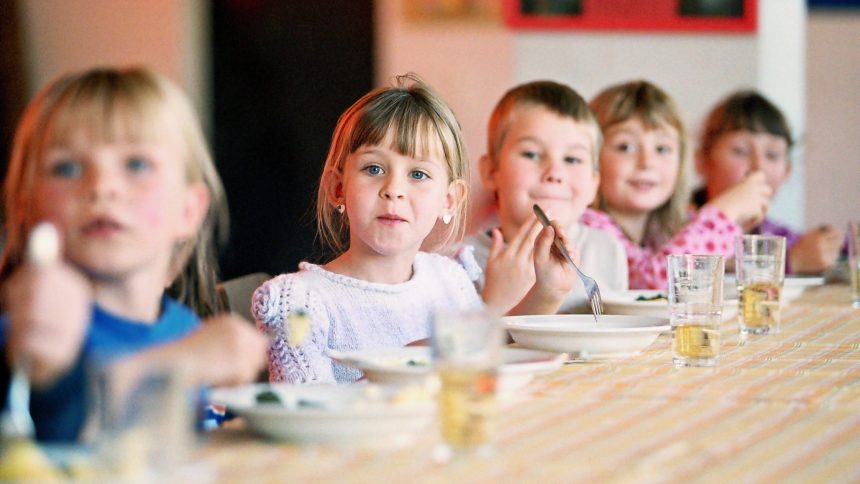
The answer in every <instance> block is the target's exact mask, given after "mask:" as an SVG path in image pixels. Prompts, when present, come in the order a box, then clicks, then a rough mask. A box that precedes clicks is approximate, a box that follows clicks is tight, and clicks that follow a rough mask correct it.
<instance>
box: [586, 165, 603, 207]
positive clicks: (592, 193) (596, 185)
mask: <svg viewBox="0 0 860 484" xmlns="http://www.w3.org/2000/svg"><path fill="white" fill-rule="evenodd" d="M598 190H600V171H598V170H594V179H593V183H592V184H591V191H590V192H589V193H587V195H588V204H589V205H591V204H592V203H594V200H595V199H596V198H597V192H598Z"/></svg>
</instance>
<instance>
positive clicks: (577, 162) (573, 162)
mask: <svg viewBox="0 0 860 484" xmlns="http://www.w3.org/2000/svg"><path fill="white" fill-rule="evenodd" d="M564 162H565V163H568V164H571V165H581V164H582V158H577V157H576V156H565V157H564Z"/></svg>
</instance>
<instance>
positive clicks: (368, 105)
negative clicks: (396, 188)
mask: <svg viewBox="0 0 860 484" xmlns="http://www.w3.org/2000/svg"><path fill="white" fill-rule="evenodd" d="M388 134H391V136H392V140H393V141H392V143H393V146H391V147H390V148H391V149H393V150H395V151H397V152H398V153H400V154H401V155H405V156H410V157H415V156H416V155H419V156H426V155H427V154H428V153H427V152H428V151H429V150H430V147H431V146H432V143H430V142H429V140H430V139H433V137H435V138H437V139H438V140H439V142H440V144H441V147H442V152H443V155H444V157H445V160H444V161H445V163H446V165H447V168H448V182H449V183H451V182H454V181H457V180H463V181H464V182H465V183H464V186H465V187H468V184H469V164H468V158H467V156H466V148H465V144H464V142H463V135H462V132H461V130H460V123H459V122H458V121H457V118H456V117H455V116H454V112H453V111H451V108H450V107H448V105H447V104H446V103H445V101H443V100H442V98H440V97H439V95H438V94H436V92H435V91H434V90H433V89H432V88H431V87H430V86H428V85H427V84H426V83H424V82H423V81H422V80H421V79H420V78H419V77H418V76H417V75H415V74H412V73H409V74H405V75H401V76H397V77H396V85H395V86H393V87H383V88H379V89H375V90H373V91H371V92H369V93H367V94H365V95H364V96H363V97H362V98H361V99H359V100H358V101H356V102H355V103H354V104H353V105H352V106H350V107H349V108H348V109H347V110H346V111H345V112H344V113H343V114H342V115H341V116H340V118H339V119H338V121H337V125H336V126H335V129H334V134H333V135H332V140H331V148H330V149H329V152H328V156H327V157H326V160H325V166H324V167H323V173H322V178H321V180H320V186H319V192H318V193H317V211H316V212H317V231H318V234H319V237H320V238H321V239H322V241H323V243H324V244H326V246H327V247H329V248H330V249H331V250H332V251H333V252H334V253H335V255H338V254H341V253H342V252H344V251H345V250H346V249H347V246H348V244H349V220H347V217H346V216H345V214H340V213H338V212H337V210H336V209H335V207H334V206H332V203H331V201H332V200H335V199H336V198H337V197H336V194H335V188H336V183H337V180H338V179H339V177H340V176H341V175H342V174H343V169H344V165H345V164H346V159H347V157H348V156H349V155H350V154H352V153H354V152H355V151H356V150H358V149H359V148H360V147H362V146H373V145H379V144H380V143H382V142H383V141H384V140H385V138H386V136H387V135H388ZM422 140H424V142H423V143H422ZM419 150H422V151H423V152H419ZM467 199H468V190H464V192H463V197H462V199H461V200H460V203H459V206H458V207H457V210H456V213H455V215H454V217H453V219H452V221H451V224H450V225H448V226H447V230H446V233H445V234H444V236H443V237H442V239H441V242H440V243H439V246H441V245H444V244H446V243H447V242H449V241H451V240H460V239H461V238H462V237H463V233H464V231H465V229H466V207H467Z"/></svg>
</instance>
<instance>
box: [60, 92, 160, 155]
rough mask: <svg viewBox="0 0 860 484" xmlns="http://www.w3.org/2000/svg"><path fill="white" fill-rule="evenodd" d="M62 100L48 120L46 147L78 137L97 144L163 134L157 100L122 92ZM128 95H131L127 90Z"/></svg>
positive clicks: (156, 137)
mask: <svg viewBox="0 0 860 484" xmlns="http://www.w3.org/2000/svg"><path fill="white" fill-rule="evenodd" d="M75 94H77V95H70V96H68V97H67V98H66V99H64V100H62V101H60V102H59V103H58V104H57V106H56V108H55V110H54V113H53V114H52V115H51V116H50V118H49V120H48V124H49V126H48V129H47V132H48V133H50V135H49V137H48V139H46V140H45V145H46V146H56V145H68V144H72V143H74V141H75V140H76V139H81V138H83V139H85V140H87V141H88V142H94V143H114V142H118V141H124V142H132V143H140V142H149V141H156V140H159V139H161V138H163V137H164V126H160V125H161V124H162V123H163V122H164V121H165V119H164V117H163V116H160V115H158V114H159V113H158V112H157V109H158V108H157V103H154V102H148V100H147V99H145V98H144V97H143V96H136V97H133V96H131V95H125V96H123V95H122V94H123V93H121V92H105V91H101V92H99V91H96V92H91V93H75ZM125 94H129V93H128V92H126V93H125Z"/></svg>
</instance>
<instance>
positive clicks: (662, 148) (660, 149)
mask: <svg viewBox="0 0 860 484" xmlns="http://www.w3.org/2000/svg"><path fill="white" fill-rule="evenodd" d="M671 152H672V148H670V147H668V146H666V145H661V146H658V147H657V153H660V154H661V155H668V154H669V153H671Z"/></svg>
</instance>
